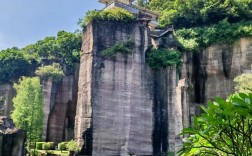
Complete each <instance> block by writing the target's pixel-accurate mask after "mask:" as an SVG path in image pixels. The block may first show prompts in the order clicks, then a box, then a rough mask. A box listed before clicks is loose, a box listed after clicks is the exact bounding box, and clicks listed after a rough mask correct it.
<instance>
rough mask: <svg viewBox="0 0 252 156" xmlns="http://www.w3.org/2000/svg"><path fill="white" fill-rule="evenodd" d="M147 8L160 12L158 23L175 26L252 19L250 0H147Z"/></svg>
mask: <svg viewBox="0 0 252 156" xmlns="http://www.w3.org/2000/svg"><path fill="white" fill-rule="evenodd" d="M145 4H147V6H146V5H145V6H146V7H147V8H149V9H151V10H153V11H157V12H160V13H161V17H160V24H161V25H162V26H165V25H167V24H173V25H174V26H175V27H176V28H181V27H195V26H202V25H210V24H215V23H218V22H219V21H221V20H223V19H227V20H228V21H229V22H231V23H234V22H239V21H243V20H252V2H251V0H232V1H231V0H211V1H209V0H186V1H184V0H149V1H147V2H145Z"/></svg>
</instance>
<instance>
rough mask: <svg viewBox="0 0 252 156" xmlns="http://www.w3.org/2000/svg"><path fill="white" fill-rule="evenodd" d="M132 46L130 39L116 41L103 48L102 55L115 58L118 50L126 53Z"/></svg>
mask: <svg viewBox="0 0 252 156" xmlns="http://www.w3.org/2000/svg"><path fill="white" fill-rule="evenodd" d="M133 47H134V42H133V41H132V40H128V41H125V42H118V43H116V44H115V45H114V46H113V47H110V48H107V49H105V50H103V51H102V56H104V57H108V58H112V59H115V58H116V54H117V53H118V52H119V53H122V54H123V55H127V54H129V53H130V52H131V51H132V49H133Z"/></svg>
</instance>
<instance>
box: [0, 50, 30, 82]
mask: <svg viewBox="0 0 252 156" xmlns="http://www.w3.org/2000/svg"><path fill="white" fill-rule="evenodd" d="M30 62H31V61H30V60H29V59H28V58H27V57H26V55H25V53H24V52H23V51H22V50H20V49H18V48H15V47H14V48H10V49H6V50H2V51H0V83H8V82H13V81H14V80H17V79H18V78H19V77H20V76H26V75H29V67H30V65H31V63H30Z"/></svg>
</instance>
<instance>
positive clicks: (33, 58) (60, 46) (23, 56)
mask: <svg viewBox="0 0 252 156" xmlns="http://www.w3.org/2000/svg"><path fill="white" fill-rule="evenodd" d="M81 42H82V41H81V35H80V33H70V32H66V31H59V32H58V34H57V36H56V37H53V36H52V37H46V38H45V39H43V40H40V41H37V42H36V43H34V44H30V45H28V46H26V47H25V48H22V49H19V48H16V47H14V48H9V49H6V50H2V51H0V83H9V82H15V81H16V80H17V79H18V78H19V77H20V76H29V75H33V70H34V68H37V67H38V66H41V65H44V64H46V65H47V64H48V63H49V64H52V63H53V62H56V63H58V64H59V67H58V68H50V72H51V73H57V72H59V71H58V69H60V68H61V66H62V65H65V66H67V67H68V68H73V67H74V63H78V62H79V60H80V50H81ZM52 69H55V70H54V71H52ZM40 71H41V70H40ZM47 74H48V73H47ZM61 75H62V73H61Z"/></svg>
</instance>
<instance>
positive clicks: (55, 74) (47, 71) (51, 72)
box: [35, 63, 64, 81]
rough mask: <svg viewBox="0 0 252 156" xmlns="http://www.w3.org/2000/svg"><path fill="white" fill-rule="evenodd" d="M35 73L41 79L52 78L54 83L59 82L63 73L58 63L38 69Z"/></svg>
mask: <svg viewBox="0 0 252 156" xmlns="http://www.w3.org/2000/svg"><path fill="white" fill-rule="evenodd" d="M35 73H36V75H38V76H40V77H41V78H43V79H48V78H52V79H54V80H55V81H59V80H60V79H61V78H62V77H63V76H64V72H63V70H62V68H61V66H60V64H59V63H53V64H52V65H48V66H42V67H39V68H38V69H37V70H36V71H35Z"/></svg>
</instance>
